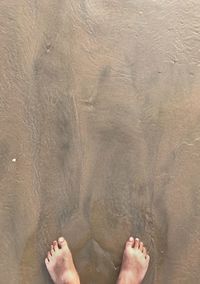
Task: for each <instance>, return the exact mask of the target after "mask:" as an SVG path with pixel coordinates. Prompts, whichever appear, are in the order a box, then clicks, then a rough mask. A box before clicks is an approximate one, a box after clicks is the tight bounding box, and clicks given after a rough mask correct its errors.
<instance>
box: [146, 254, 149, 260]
mask: <svg viewBox="0 0 200 284" xmlns="http://www.w3.org/2000/svg"><path fill="white" fill-rule="evenodd" d="M146 260H147V262H149V261H150V256H149V255H148V254H147V256H146Z"/></svg>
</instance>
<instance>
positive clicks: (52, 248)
mask: <svg viewBox="0 0 200 284" xmlns="http://www.w3.org/2000/svg"><path fill="white" fill-rule="evenodd" d="M54 253H55V250H54V247H53V245H51V255H53V254H54Z"/></svg>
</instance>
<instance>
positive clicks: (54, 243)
mask: <svg viewBox="0 0 200 284" xmlns="http://www.w3.org/2000/svg"><path fill="white" fill-rule="evenodd" d="M53 247H54V250H55V251H56V250H57V249H58V243H57V241H53Z"/></svg>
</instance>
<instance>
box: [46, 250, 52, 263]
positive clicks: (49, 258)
mask: <svg viewBox="0 0 200 284" xmlns="http://www.w3.org/2000/svg"><path fill="white" fill-rule="evenodd" d="M47 258H48V260H49V261H50V260H51V253H50V252H49V251H48V254H47Z"/></svg>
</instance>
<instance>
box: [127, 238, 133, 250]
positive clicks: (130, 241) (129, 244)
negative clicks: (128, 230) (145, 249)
mask: <svg viewBox="0 0 200 284" xmlns="http://www.w3.org/2000/svg"><path fill="white" fill-rule="evenodd" d="M133 244H134V238H133V237H130V238H129V239H128V241H127V242H126V248H127V247H133Z"/></svg>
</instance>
